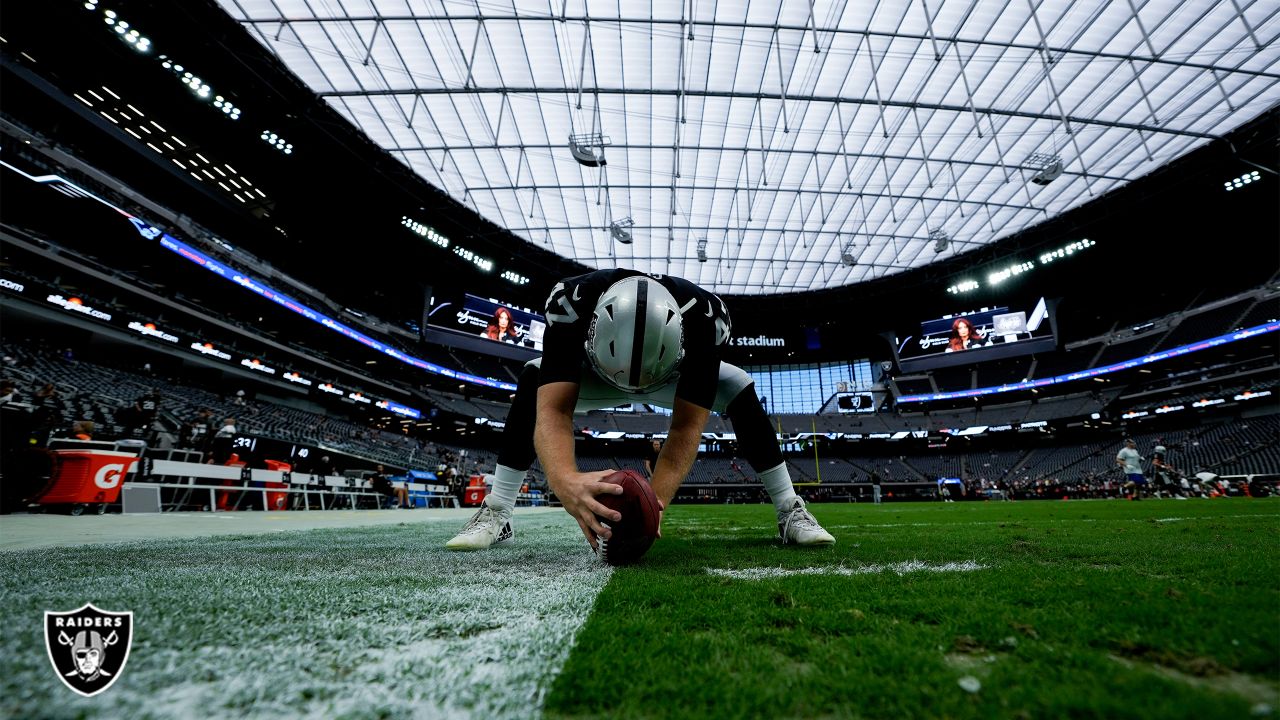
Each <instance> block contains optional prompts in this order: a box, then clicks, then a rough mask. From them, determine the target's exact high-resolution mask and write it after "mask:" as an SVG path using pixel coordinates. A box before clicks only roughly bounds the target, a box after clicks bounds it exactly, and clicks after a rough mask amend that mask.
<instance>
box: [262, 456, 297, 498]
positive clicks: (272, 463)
mask: <svg viewBox="0 0 1280 720" xmlns="http://www.w3.org/2000/svg"><path fill="white" fill-rule="evenodd" d="M262 462H264V463H265V464H266V466H267V469H268V470H275V471H277V472H289V471H291V470H293V466H292V465H290V464H289V463H287V462H281V461H280V460H263V461H262ZM262 486H263V487H266V488H280V489H283V488H287V487H289V486H288V485H286V484H284V483H282V482H265V483H262ZM267 509H268V510H288V509H289V493H284V492H268V493H267Z"/></svg>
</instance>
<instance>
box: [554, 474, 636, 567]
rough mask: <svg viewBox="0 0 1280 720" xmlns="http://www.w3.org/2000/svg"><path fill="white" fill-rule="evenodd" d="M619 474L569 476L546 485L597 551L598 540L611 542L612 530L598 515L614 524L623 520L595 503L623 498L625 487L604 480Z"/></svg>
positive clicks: (613, 512) (617, 514)
mask: <svg viewBox="0 0 1280 720" xmlns="http://www.w3.org/2000/svg"><path fill="white" fill-rule="evenodd" d="M615 472H617V470H597V471H595V472H585V473H582V472H580V473H570V474H568V475H565V476H563V477H559V478H548V479H547V484H548V485H550V486H551V490H552V491H553V492H555V494H556V497H557V498H559V499H560V504H561V505H563V506H564V510H565V512H567V513H569V515H570V516H572V517H573V519H574V520H576V521H577V522H578V527H579V528H581V529H582V534H583V535H585V536H586V538H587V542H588V543H591V549H592V550H594V549H596V538H597V537H603V538H606V539H607V538H608V537H609V536H610V535H611V534H612V533H610V531H609V528H607V527H605V526H604V524H603V523H601V522H600V518H598V517H596V516H597V515H598V516H600V517H602V518H606V519H608V520H610V521H612V522H617V521H619V520H621V519H622V513H620V512H618V511H616V510H610V509H609V508H607V507H605V506H604V505H601V504H600V502H599V501H598V500H596V495H604V494H608V495H621V494H622V486H621V485H615V484H613V483H607V482H604V479H605V478H607V477H609V476H610V475H612V474H614V473H615Z"/></svg>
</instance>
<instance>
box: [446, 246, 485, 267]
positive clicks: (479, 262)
mask: <svg viewBox="0 0 1280 720" xmlns="http://www.w3.org/2000/svg"><path fill="white" fill-rule="evenodd" d="M453 254H454V255H457V256H458V257H460V258H462V259H463V260H466V261H467V262H469V263H471V264H472V265H475V266H476V267H478V268H480V269H481V270H483V271H484V272H493V261H492V260H490V259H489V258H487V257H483V256H481V255H477V254H475V253H473V252H471V251H470V250H468V249H466V248H464V247H462V246H461V245H454V246H453Z"/></svg>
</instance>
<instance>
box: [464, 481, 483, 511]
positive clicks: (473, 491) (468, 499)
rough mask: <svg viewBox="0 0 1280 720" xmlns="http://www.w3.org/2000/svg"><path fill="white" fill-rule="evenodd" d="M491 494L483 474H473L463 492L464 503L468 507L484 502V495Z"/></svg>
mask: <svg viewBox="0 0 1280 720" xmlns="http://www.w3.org/2000/svg"><path fill="white" fill-rule="evenodd" d="M488 494H489V488H487V487H485V484H484V476H483V475H472V476H471V479H470V480H469V481H468V482H467V488H466V490H465V491H464V492H463V493H462V504H463V505H466V506H468V507H474V506H476V505H479V504H480V503H482V502H484V496H485V495H488Z"/></svg>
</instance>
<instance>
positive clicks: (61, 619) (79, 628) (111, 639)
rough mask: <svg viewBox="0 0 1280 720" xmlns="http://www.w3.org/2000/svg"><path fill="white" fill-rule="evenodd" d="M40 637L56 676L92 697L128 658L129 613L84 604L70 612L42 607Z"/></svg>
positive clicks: (112, 679) (130, 641)
mask: <svg viewBox="0 0 1280 720" xmlns="http://www.w3.org/2000/svg"><path fill="white" fill-rule="evenodd" d="M44 641H45V648H46V649H47V650H48V651H49V662H50V663H52V664H53V670H54V672H55V673H57V675H58V678H59V679H61V680H62V682H63V683H65V684H66V686H67V687H69V688H71V689H72V690H73V691H75V692H77V693H79V694H81V695H84V696H85V697H92V696H94V695H97V694H98V693H100V692H102V691H103V690H106V689H107V688H109V687H111V685H112V683H114V682H115V681H116V680H117V679H118V678H119V677H120V673H121V672H123V671H124V665H125V663H126V662H128V661H129V647H130V646H131V645H132V644H133V613H132V612H108V611H106V610H99V609H98V608H96V607H94V606H93V605H88V604H86V605H85V606H84V607H82V608H80V609H79V610H72V611H71V612H50V611H45V614H44Z"/></svg>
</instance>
